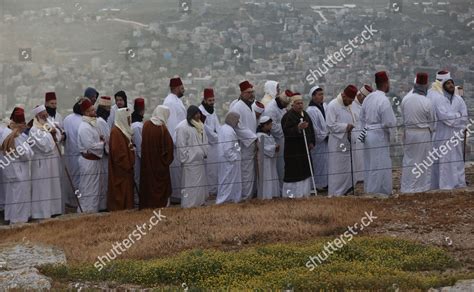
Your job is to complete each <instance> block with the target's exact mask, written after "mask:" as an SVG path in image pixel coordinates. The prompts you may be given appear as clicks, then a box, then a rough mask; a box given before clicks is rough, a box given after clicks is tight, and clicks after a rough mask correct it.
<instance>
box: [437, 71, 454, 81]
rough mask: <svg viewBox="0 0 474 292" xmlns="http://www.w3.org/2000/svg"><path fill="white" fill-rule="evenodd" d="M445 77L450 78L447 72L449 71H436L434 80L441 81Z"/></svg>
mask: <svg viewBox="0 0 474 292" xmlns="http://www.w3.org/2000/svg"><path fill="white" fill-rule="evenodd" d="M445 78H449V79H451V73H449V72H446V73H445V74H440V73H439V72H438V73H436V80H440V81H442V80H444V79H445ZM449 79H448V80H449Z"/></svg>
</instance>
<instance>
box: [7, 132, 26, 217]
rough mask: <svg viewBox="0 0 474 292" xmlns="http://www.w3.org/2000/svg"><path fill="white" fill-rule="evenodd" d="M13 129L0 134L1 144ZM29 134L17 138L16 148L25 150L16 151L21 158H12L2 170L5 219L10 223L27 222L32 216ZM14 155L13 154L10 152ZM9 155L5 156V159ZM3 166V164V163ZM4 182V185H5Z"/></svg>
mask: <svg viewBox="0 0 474 292" xmlns="http://www.w3.org/2000/svg"><path fill="white" fill-rule="evenodd" d="M11 132H12V131H11V130H10V129H8V128H7V129H5V130H4V131H3V133H2V135H1V136H0V137H1V138H0V145H2V144H3V141H5V139H6V138H7V136H8V135H10V133H11ZM27 139H28V136H26V135H25V134H21V135H20V136H18V137H17V138H16V139H15V148H16V149H19V148H20V147H21V148H22V149H23V150H20V151H19V152H16V155H17V156H19V158H16V159H15V160H13V161H12V160H10V163H9V165H8V166H6V167H5V168H4V169H3V170H2V176H3V178H2V189H3V190H4V191H5V221H10V223H26V222H28V219H29V217H30V216H31V177H30V161H29V160H30V159H32V158H33V151H32V150H31V147H30V145H29V144H28V142H27ZM10 156H12V157H13V154H10ZM6 157H7V156H5V157H3V151H2V159H5V158H6ZM2 166H3V165H2ZM3 184H4V185H3Z"/></svg>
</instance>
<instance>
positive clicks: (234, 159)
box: [216, 112, 242, 204]
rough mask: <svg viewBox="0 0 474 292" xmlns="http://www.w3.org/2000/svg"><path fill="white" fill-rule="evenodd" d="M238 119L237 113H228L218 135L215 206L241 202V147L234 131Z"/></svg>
mask: <svg viewBox="0 0 474 292" xmlns="http://www.w3.org/2000/svg"><path fill="white" fill-rule="evenodd" d="M239 119H240V115H239V114H238V113H234V112H229V113H228V114H227V115H226V117H225V123H224V125H222V126H221V128H220V131H219V133H218V139H219V142H218V154H219V157H220V161H219V167H218V170H219V174H218V180H219V185H218V188H217V198H216V204H223V203H227V202H234V203H238V202H240V201H241V200H242V175H241V170H240V167H241V165H240V160H241V154H240V152H241V147H240V143H239V138H238V136H237V134H236V132H235V130H234V129H235V128H237V126H238V124H239Z"/></svg>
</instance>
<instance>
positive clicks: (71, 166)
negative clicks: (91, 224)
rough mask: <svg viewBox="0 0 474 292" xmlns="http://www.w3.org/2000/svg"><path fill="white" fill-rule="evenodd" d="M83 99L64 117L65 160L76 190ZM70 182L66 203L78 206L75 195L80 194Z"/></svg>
mask: <svg viewBox="0 0 474 292" xmlns="http://www.w3.org/2000/svg"><path fill="white" fill-rule="evenodd" d="M83 99H84V98H82V99H80V100H79V101H77V102H76V103H75V104H74V106H73V113H72V114H69V115H68V116H67V117H66V118H65V119H64V123H63V124H64V132H65V134H66V141H65V143H64V162H65V164H66V167H67V169H68V171H69V174H70V175H71V180H72V183H73V184H74V188H75V189H76V190H77V188H79V182H80V170H79V156H81V153H80V152H79V147H78V143H77V137H78V130H79V125H80V124H81V122H82V113H81V108H80V105H79V103H80V102H81V101H82V100H83ZM69 184H70V183H69V181H68V185H67V187H66V188H65V190H66V194H65V197H66V198H67V199H66V204H67V205H68V206H70V207H72V208H77V200H76V198H75V197H76V196H77V195H78V194H75V190H73V189H72V187H71V186H70V185H69Z"/></svg>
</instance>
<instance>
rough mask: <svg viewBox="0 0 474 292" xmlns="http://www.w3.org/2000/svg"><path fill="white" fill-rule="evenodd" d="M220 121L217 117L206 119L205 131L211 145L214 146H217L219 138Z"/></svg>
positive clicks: (212, 116)
mask: <svg viewBox="0 0 474 292" xmlns="http://www.w3.org/2000/svg"><path fill="white" fill-rule="evenodd" d="M218 125H219V121H218V120H217V116H215V115H211V116H209V117H208V119H206V122H205V123H204V129H205V131H206V135H207V140H208V142H209V144H211V145H214V144H217V142H218V140H219V138H218V137H217V131H218Z"/></svg>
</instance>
